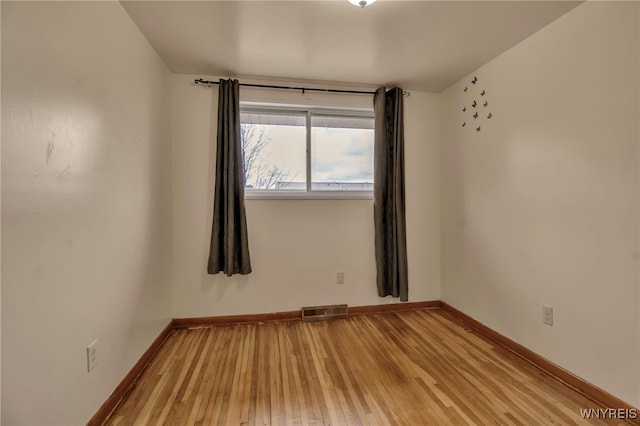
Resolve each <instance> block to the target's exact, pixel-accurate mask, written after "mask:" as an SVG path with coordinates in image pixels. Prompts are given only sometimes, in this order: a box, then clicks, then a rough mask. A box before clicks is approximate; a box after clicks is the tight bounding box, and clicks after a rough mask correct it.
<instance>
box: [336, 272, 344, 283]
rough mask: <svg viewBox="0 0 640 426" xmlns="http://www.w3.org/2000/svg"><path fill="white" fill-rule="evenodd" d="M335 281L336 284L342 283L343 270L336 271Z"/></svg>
mask: <svg viewBox="0 0 640 426" xmlns="http://www.w3.org/2000/svg"><path fill="white" fill-rule="evenodd" d="M336 283H337V284H344V272H338V273H337V274H336Z"/></svg>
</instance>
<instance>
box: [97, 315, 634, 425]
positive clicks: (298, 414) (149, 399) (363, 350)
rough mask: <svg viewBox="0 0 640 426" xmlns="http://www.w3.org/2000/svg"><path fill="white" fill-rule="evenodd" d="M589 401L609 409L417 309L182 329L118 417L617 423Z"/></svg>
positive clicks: (134, 421)
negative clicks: (596, 414) (585, 415)
mask: <svg viewBox="0 0 640 426" xmlns="http://www.w3.org/2000/svg"><path fill="white" fill-rule="evenodd" d="M581 408H598V406H597V405H596V404H595V403H593V402H591V401H589V400H588V399H586V398H584V397H582V396H581V395H579V394H577V393H576V392H574V391H573V390H571V389H569V388H568V387H566V386H564V385H562V384H560V383H559V382H557V381H555V380H553V379H552V378H550V377H548V376H547V375H545V374H544V373H542V372H540V371H539V370H537V369H536V368H534V367H533V366H531V365H529V364H528V363H526V362H525V361H523V360H521V359H520V358H518V357H516V356H515V355H513V354H511V353H510V352H508V351H505V350H503V349H502V348H497V347H494V346H493V345H492V344H491V343H490V342H488V341H486V340H484V339H483V338H482V337H480V336H477V335H475V334H472V333H467V332H466V331H465V330H464V328H462V327H461V326H460V325H459V324H458V323H456V322H454V321H453V320H452V319H450V318H449V317H448V316H447V315H446V314H445V313H443V312H441V311H439V310H416V311H410V312H398V313H387V314H378V315H369V316H356V317H351V318H348V319H343V320H334V321H327V322H316V323H309V322H301V321H288V322H277V323H276V322H274V323H263V324H249V325H236V326H222V327H209V328H197V329H181V330H176V331H174V332H173V334H172V335H171V336H170V337H169V339H168V340H167V342H166V343H165V344H164V345H163V347H162V348H161V349H160V351H159V352H158V354H157V356H156V357H155V359H154V360H153V361H152V363H151V364H150V366H149V368H148V369H147V370H146V372H145V373H144V374H143V376H142V377H141V378H140V380H139V381H138V383H137V385H136V387H135V388H134V389H133V390H132V392H131V393H130V394H129V395H128V397H127V399H126V400H125V401H124V402H123V403H122V404H121V405H120V407H119V408H118V409H117V410H116V412H115V413H114V414H113V416H112V417H111V419H110V421H109V423H108V424H110V425H176V426H187V425H437V424H441V425H465V424H476V425H487V424H501V425H502V424H505V425H554V424H555V425H568V424H618V423H616V422H615V421H609V422H604V421H602V420H592V421H585V420H582V418H581V416H580V411H579V410H580V409H581ZM620 424H622V423H620Z"/></svg>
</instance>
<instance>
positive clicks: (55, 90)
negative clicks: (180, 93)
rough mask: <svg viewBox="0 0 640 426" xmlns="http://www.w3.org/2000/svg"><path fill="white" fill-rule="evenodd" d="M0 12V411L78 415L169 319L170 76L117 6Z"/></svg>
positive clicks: (9, 416) (64, 419) (72, 418)
mask: <svg viewBox="0 0 640 426" xmlns="http://www.w3.org/2000/svg"><path fill="white" fill-rule="evenodd" d="M2 9H3V10H2V41H3V44H2V56H3V57H2V59H3V64H2V65H3V69H2V71H3V72H2V151H3V152H2V282H3V288H2V397H3V399H2V409H1V411H2V422H3V423H4V424H5V425H19V424H23V425H36V424H40V425H65V426H68V425H77V424H84V423H86V422H87V421H88V420H89V418H90V417H91V416H92V415H93V414H94V413H95V412H96V410H97V409H98V408H99V407H100V405H101V404H102V403H103V402H104V401H105V399H106V398H107V397H108V396H109V394H110V393H111V392H112V391H113V389H114V388H115V386H116V385H117V384H118V383H119V382H120V380H122V378H123V377H124V376H125V374H126V373H127V372H128V371H129V369H130V368H131V367H132V366H133V364H134V363H135V362H136V361H137V360H138V359H139V357H140V356H141V354H142V353H143V351H144V350H146V349H147V348H148V347H149V345H150V344H151V342H152V341H153V339H154V338H155V337H156V336H158V334H159V333H160V331H161V330H162V328H163V327H164V326H165V325H166V324H167V323H168V321H169V319H170V301H169V297H170V284H169V280H170V276H171V271H170V260H169V256H170V243H171V240H170V239H171V233H170V227H171V216H170V215H171V207H170V203H171V197H170V174H171V167H170V160H169V156H170V148H171V146H170V141H169V133H170V129H169V124H168V123H169V113H168V108H169V105H170V103H169V99H168V84H169V73H168V71H167V69H166V67H165V66H164V65H163V63H162V62H161V61H160V59H159V58H158V56H157V55H156V53H155V51H154V50H152V49H151V48H150V46H149V44H148V42H147V41H146V39H145V38H144V37H143V36H142V34H141V33H140V32H139V30H138V29H137V27H135V25H134V24H133V23H132V22H131V20H130V18H129V17H128V15H127V14H126V13H125V12H124V10H123V9H122V7H121V5H120V4H119V3H118V2H64V3H63V2H42V3H35V2H3V4H2ZM94 339H98V340H99V352H98V359H99V360H98V365H97V367H96V368H95V369H94V370H93V371H92V372H91V373H87V371H86V359H85V347H86V346H87V344H89V343H90V342H91V341H93V340H94Z"/></svg>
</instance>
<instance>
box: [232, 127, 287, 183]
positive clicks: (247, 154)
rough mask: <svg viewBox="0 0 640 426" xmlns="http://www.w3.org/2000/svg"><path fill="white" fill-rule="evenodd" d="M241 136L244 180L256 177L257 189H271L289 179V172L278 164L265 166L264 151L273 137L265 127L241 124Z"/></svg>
mask: <svg viewBox="0 0 640 426" xmlns="http://www.w3.org/2000/svg"><path fill="white" fill-rule="evenodd" d="M240 136H241V138H242V155H243V156H244V181H245V185H246V182H248V181H249V179H250V178H255V184H254V185H253V187H254V188H255V189H271V188H274V187H275V186H276V185H277V184H278V183H279V182H287V181H290V180H289V172H287V171H284V170H282V169H281V168H279V167H278V166H271V167H269V166H265V165H264V161H263V158H261V155H260V154H261V153H262V151H263V150H264V149H265V148H266V147H267V145H268V144H269V142H270V141H271V139H270V138H269V136H268V135H267V134H266V133H265V129H264V128H263V127H261V126H258V125H256V124H246V123H242V124H240Z"/></svg>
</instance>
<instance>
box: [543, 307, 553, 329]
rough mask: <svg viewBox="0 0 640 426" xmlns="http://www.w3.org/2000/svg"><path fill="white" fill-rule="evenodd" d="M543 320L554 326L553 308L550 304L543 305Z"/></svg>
mask: <svg viewBox="0 0 640 426" xmlns="http://www.w3.org/2000/svg"><path fill="white" fill-rule="evenodd" d="M542 322H543V323H545V324H547V325H550V326H553V308H552V307H551V306H549V305H542Z"/></svg>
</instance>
